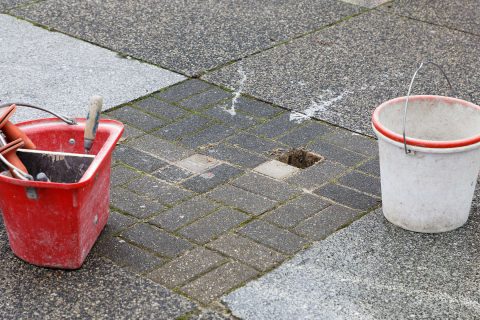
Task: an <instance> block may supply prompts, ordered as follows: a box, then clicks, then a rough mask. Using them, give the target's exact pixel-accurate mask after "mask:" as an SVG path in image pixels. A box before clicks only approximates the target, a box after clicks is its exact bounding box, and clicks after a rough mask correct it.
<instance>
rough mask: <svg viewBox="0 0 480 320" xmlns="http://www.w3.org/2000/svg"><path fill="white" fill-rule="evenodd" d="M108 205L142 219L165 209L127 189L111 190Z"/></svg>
mask: <svg viewBox="0 0 480 320" xmlns="http://www.w3.org/2000/svg"><path fill="white" fill-rule="evenodd" d="M110 203H111V205H112V206H113V207H115V208H117V209H119V210H121V211H124V212H127V213H129V214H131V215H132V216H135V217H137V218H140V219H143V218H146V217H149V216H151V215H152V214H154V213H158V212H160V211H163V210H165V209H166V207H165V206H164V205H162V204H160V203H158V202H155V201H151V200H149V199H146V198H144V197H141V196H139V195H137V194H135V193H133V192H131V191H129V190H127V189H123V188H115V189H113V190H112V195H111V200H110Z"/></svg>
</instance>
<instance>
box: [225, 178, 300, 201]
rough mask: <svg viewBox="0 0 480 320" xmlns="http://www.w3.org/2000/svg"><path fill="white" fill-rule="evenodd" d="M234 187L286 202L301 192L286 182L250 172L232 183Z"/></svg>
mask: <svg viewBox="0 0 480 320" xmlns="http://www.w3.org/2000/svg"><path fill="white" fill-rule="evenodd" d="M232 184H233V185H234V186H237V187H239V188H242V189H245V190H247V191H250V192H253V193H256V194H260V195H262V196H264V197H267V198H270V199H272V200H277V201H285V200H287V199H289V198H291V197H293V196H295V195H297V194H299V193H300V192H301V190H300V189H298V188H296V187H294V186H291V185H289V184H287V183H285V182H282V181H278V180H274V179H271V178H268V177H265V176H263V175H260V174H256V173H253V172H249V173H247V174H245V175H243V176H241V177H240V178H238V179H235V180H234V181H232Z"/></svg>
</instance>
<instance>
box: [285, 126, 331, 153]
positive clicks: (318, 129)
mask: <svg viewBox="0 0 480 320" xmlns="http://www.w3.org/2000/svg"><path fill="white" fill-rule="evenodd" d="M331 130H332V129H331V127H330V126H328V125H326V124H323V123H321V122H317V121H309V122H307V123H306V124H305V125H304V126H302V127H300V128H297V129H293V130H292V131H290V132H288V133H286V134H284V135H282V136H281V137H278V138H277V139H276V140H277V141H280V142H282V143H284V144H286V145H288V146H290V147H293V148H298V147H302V146H305V145H307V144H308V143H309V142H310V141H313V140H314V139H316V138H317V137H321V136H323V135H325V134H327V133H328V132H330V131H331Z"/></svg>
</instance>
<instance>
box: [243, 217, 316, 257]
mask: <svg viewBox="0 0 480 320" xmlns="http://www.w3.org/2000/svg"><path fill="white" fill-rule="evenodd" d="M238 232H239V233H240V234H242V235H244V236H246V237H248V238H250V239H253V240H255V241H257V242H260V243H262V244H264V245H266V246H269V247H270V248H273V249H275V250H277V251H280V252H283V253H286V254H290V255H291V254H294V253H295V252H297V251H299V250H300V249H302V248H303V246H305V245H306V244H307V242H306V241H305V240H303V239H302V238H300V237H299V236H297V235H296V234H294V233H292V232H290V231H288V230H285V229H280V228H278V227H276V226H274V225H271V224H269V223H267V222H265V221H261V220H254V221H252V222H250V223H249V224H247V225H246V226H245V227H243V228H242V229H240V230H239V231H238Z"/></svg>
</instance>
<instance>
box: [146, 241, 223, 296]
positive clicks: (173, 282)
mask: <svg viewBox="0 0 480 320" xmlns="http://www.w3.org/2000/svg"><path fill="white" fill-rule="evenodd" d="M225 260H226V259H225V258H224V257H222V256H221V255H219V254H218V253H215V252H213V251H211V250H208V249H205V248H202V247H199V248H195V249H193V250H192V251H190V252H187V253H186V254H184V255H183V256H181V257H178V258H177V259H175V260H173V261H171V262H169V263H167V264H166V265H164V266H163V267H162V268H160V269H158V270H155V271H153V272H151V273H150V274H149V275H148V277H149V278H150V279H152V280H153V281H155V282H159V283H161V284H163V285H165V286H167V287H170V288H175V287H177V286H179V285H182V284H184V283H185V282H187V281H189V280H191V279H193V278H195V277H197V276H199V275H201V274H202V273H205V272H207V271H209V270H211V269H213V268H215V267H218V266H219V265H220V264H222V263H223V262H224V261H225Z"/></svg>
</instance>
